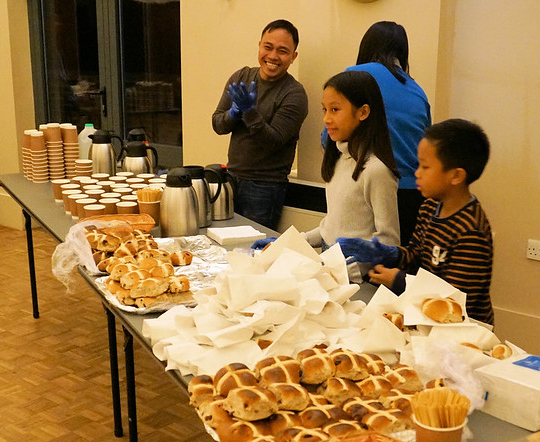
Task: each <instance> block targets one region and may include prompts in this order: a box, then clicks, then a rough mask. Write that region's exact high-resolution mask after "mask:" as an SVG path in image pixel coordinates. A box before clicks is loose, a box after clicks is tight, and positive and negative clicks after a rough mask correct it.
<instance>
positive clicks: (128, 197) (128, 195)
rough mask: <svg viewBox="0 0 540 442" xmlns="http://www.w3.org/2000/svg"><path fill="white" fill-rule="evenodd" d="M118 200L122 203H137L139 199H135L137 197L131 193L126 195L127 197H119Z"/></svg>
mask: <svg viewBox="0 0 540 442" xmlns="http://www.w3.org/2000/svg"><path fill="white" fill-rule="evenodd" d="M120 199H121V200H122V201H135V202H137V201H138V200H139V199H138V198H137V195H134V194H132V193H128V194H127V195H121V196H120Z"/></svg>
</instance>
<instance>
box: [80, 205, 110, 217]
mask: <svg viewBox="0 0 540 442" xmlns="http://www.w3.org/2000/svg"><path fill="white" fill-rule="evenodd" d="M95 215H105V206H104V205H103V204H87V205H86V206H84V217H85V218H88V217H89V216H95Z"/></svg>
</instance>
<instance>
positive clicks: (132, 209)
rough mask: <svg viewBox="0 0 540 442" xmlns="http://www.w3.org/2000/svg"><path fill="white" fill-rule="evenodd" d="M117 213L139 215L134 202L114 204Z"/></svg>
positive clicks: (137, 207)
mask: <svg viewBox="0 0 540 442" xmlns="http://www.w3.org/2000/svg"><path fill="white" fill-rule="evenodd" d="M116 210H117V211H118V213H139V206H138V205H137V203H136V202H135V201H120V202H119V203H116Z"/></svg>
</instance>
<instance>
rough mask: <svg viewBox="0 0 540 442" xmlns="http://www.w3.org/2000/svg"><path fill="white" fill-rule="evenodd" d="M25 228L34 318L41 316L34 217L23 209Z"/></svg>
mask: <svg viewBox="0 0 540 442" xmlns="http://www.w3.org/2000/svg"><path fill="white" fill-rule="evenodd" d="M22 212H23V215H24V228H25V230H26V246H27V249H28V270H29V272H30V290H31V291H32V311H33V316H34V318H36V319H37V318H39V308H38V298H37V285H36V266H35V263H34V240H33V238H32V217H31V216H30V214H29V213H28V212H27V211H26V210H24V209H23V211H22Z"/></svg>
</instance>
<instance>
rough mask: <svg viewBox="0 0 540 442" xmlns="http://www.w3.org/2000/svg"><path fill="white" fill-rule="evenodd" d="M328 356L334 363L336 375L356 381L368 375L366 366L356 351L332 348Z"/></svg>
mask: <svg viewBox="0 0 540 442" xmlns="http://www.w3.org/2000/svg"><path fill="white" fill-rule="evenodd" d="M330 356H332V360H333V361H334V364H335V365H336V376H337V377H340V378H346V379H352V380H353V381H358V380H360V379H365V378H367V377H368V376H369V371H368V367H367V365H366V363H365V361H364V359H362V358H361V357H360V355H359V354H358V353H355V352H353V351H351V350H348V349H342V348H340V349H337V350H334V351H333V352H332V353H331V354H330Z"/></svg>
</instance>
